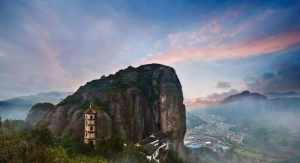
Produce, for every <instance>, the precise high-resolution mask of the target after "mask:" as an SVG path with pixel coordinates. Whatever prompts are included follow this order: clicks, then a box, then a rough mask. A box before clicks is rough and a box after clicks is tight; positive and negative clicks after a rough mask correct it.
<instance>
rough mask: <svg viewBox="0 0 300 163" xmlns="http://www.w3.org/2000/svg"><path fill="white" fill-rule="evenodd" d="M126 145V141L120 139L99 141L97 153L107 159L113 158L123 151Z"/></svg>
mask: <svg viewBox="0 0 300 163" xmlns="http://www.w3.org/2000/svg"><path fill="white" fill-rule="evenodd" d="M124 144H125V141H124V140H122V139H120V138H112V139H110V140H104V141H98V142H97V146H96V153H97V154H100V155H102V156H105V157H107V158H111V157H113V156H114V155H116V154H118V153H120V152H122V151H123V149H124Z"/></svg>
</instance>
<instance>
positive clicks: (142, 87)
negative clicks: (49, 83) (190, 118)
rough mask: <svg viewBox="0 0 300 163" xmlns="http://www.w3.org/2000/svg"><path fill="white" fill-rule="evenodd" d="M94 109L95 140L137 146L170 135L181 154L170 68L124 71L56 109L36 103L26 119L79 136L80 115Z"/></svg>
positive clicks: (181, 125)
mask: <svg viewBox="0 0 300 163" xmlns="http://www.w3.org/2000/svg"><path fill="white" fill-rule="evenodd" d="M89 103H93V105H94V107H96V108H97V138H98V139H110V138H112V137H121V138H123V139H125V140H128V141H131V142H138V141H140V140H142V139H143V138H145V137H148V136H150V135H151V134H153V133H158V132H162V133H164V134H167V135H168V138H169V140H170V142H171V148H173V149H174V150H176V151H180V150H182V149H183V148H182V147H183V138H184V134H185V130H186V124H185V122H186V121H185V118H186V117H185V106H184V104H183V94H182V89H181V84H180V82H179V80H178V77H177V75H176V73H175V71H174V69H173V68H171V67H168V66H164V65H159V64H149V65H143V66H140V67H137V68H134V67H128V68H126V69H124V70H120V71H119V72H117V73H116V74H113V75H109V76H107V77H106V76H103V77H101V79H98V80H93V81H91V82H88V83H86V84H85V85H84V86H81V87H80V88H79V89H78V90H77V91H76V92H75V93H74V94H73V95H70V96H68V97H67V98H65V99H64V100H63V101H61V102H60V103H59V104H57V105H55V106H54V105H51V104H37V105H35V106H33V108H32V109H31V111H30V113H29V114H28V117H27V122H28V123H30V124H31V125H36V124H45V125H47V126H48V128H49V129H50V130H51V131H52V132H53V133H54V134H56V135H58V136H61V135H64V134H71V135H73V136H74V137H76V138H82V137H83V133H84V132H83V127H84V120H83V112H84V111H85V110H86V109H87V108H88V105H89Z"/></svg>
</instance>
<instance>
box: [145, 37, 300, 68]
mask: <svg viewBox="0 0 300 163" xmlns="http://www.w3.org/2000/svg"><path fill="white" fill-rule="evenodd" d="M299 43H300V31H294V32H286V33H281V34H278V35H274V36H270V37H266V38H262V39H257V40H252V41H248V42H244V43H241V44H237V43H235V44H228V45H227V44H226V43H224V44H223V45H221V46H219V47H210V48H205V47H186V48H184V47H183V48H182V47H181V48H174V47H173V48H170V49H169V50H167V51H166V52H164V53H158V54H155V55H153V56H152V57H151V58H149V59H148V60H146V62H147V63H162V64H174V63H178V62H184V61H189V60H222V59H236V58H245V57H251V56H256V55H265V54H271V53H275V52H280V51H283V50H286V49H288V48H290V47H292V46H295V45H298V44H299Z"/></svg>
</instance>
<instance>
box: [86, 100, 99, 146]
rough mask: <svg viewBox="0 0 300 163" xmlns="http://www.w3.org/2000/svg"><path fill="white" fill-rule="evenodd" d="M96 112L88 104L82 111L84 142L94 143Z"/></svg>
mask: <svg viewBox="0 0 300 163" xmlns="http://www.w3.org/2000/svg"><path fill="white" fill-rule="evenodd" d="M96 116H97V112H96V110H95V109H94V108H93V107H92V105H91V104H90V107H89V109H88V110H86V111H85V112H84V143H85V144H91V145H96V118H97V117H96Z"/></svg>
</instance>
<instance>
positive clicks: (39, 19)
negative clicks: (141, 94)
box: [0, 0, 300, 99]
mask: <svg viewBox="0 0 300 163" xmlns="http://www.w3.org/2000/svg"><path fill="white" fill-rule="evenodd" d="M299 18H300V2H299V1H297V0H293V1H292V0H291V1H288V0H274V1H268V0H266V1H260V0H257V1H256V0H252V1H251V2H250V1H246V0H241V1H234V0H229V1H226V0H222V1H219V0H210V1H207V0H201V1H198V0H151V1H146V0H145V1H142V0H131V1H126V0H107V1H104V0H89V1H86V0H73V1H61V0H51V1H45V0H1V1H0V81H1V82H0V90H1V91H0V99H6V98H10V97H15V96H20V95H28V94H35V93H39V92H47V91H75V90H76V89H77V88H78V87H79V86H80V85H83V84H85V83H86V82H87V81H90V80H93V79H97V78H100V76H102V75H107V74H111V73H114V72H116V71H118V70H119V69H123V68H126V67H128V66H129V65H133V66H139V65H142V64H147V63H160V64H165V65H169V66H172V67H174V68H175V70H176V72H177V74H178V76H179V79H180V81H181V84H182V87H183V93H184V97H185V98H186V99H189V98H197V97H210V98H213V97H215V96H220V95H223V94H228V93H236V92H238V91H242V90H245V89H248V90H251V91H256V92H260V93H265V94H266V93H270V92H287V91H300V55H299V53H300V21H298V19H299Z"/></svg>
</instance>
